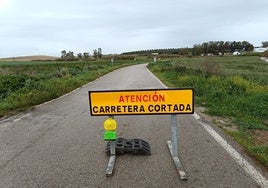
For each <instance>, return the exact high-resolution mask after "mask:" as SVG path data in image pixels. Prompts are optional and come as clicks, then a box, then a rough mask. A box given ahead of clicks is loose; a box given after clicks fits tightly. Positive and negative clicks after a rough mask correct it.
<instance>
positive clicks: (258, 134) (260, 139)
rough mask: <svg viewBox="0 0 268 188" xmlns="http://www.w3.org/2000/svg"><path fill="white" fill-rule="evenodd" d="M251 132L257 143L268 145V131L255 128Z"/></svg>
mask: <svg viewBox="0 0 268 188" xmlns="http://www.w3.org/2000/svg"><path fill="white" fill-rule="evenodd" d="M251 133H252V135H253V137H254V141H255V143H256V144H257V145H266V146H267V145H268V131H261V130H253V131H251Z"/></svg>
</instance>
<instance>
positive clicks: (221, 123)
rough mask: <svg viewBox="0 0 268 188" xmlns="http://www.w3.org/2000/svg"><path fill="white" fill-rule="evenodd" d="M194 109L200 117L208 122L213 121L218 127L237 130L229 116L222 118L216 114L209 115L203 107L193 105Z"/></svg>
mask: <svg viewBox="0 0 268 188" xmlns="http://www.w3.org/2000/svg"><path fill="white" fill-rule="evenodd" d="M195 111H196V112H197V114H198V115H199V116H200V117H201V119H202V120H203V121H206V122H208V123H213V124H215V125H217V126H218V127H221V128H223V129H225V130H229V131H238V127H237V126H236V125H235V124H234V123H233V120H232V119H230V118H223V117H218V116H209V115H208V114H206V108H204V107H195Z"/></svg>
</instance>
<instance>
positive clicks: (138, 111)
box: [88, 89, 194, 116]
mask: <svg viewBox="0 0 268 188" xmlns="http://www.w3.org/2000/svg"><path fill="white" fill-rule="evenodd" d="M88 93H89V105H90V113H91V115H92V116H101V115H103V116H104V115H105V116H106V115H146V114H193V113H194V99H193V98H194V91H193V89H154V90H152V89H150V90H122V91H121V90H120V91H118V90H116V91H89V92H88Z"/></svg>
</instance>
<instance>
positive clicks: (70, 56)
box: [60, 48, 103, 61]
mask: <svg viewBox="0 0 268 188" xmlns="http://www.w3.org/2000/svg"><path fill="white" fill-rule="evenodd" d="M102 56H103V55H102V49H101V48H98V49H94V50H93V54H92V55H91V54H90V53H89V52H84V53H78V54H77V55H76V56H75V55H74V52H72V51H68V52H67V51H66V50H62V51H61V58H60V60H66V61H76V60H81V59H83V60H89V59H90V58H91V59H101V58H102Z"/></svg>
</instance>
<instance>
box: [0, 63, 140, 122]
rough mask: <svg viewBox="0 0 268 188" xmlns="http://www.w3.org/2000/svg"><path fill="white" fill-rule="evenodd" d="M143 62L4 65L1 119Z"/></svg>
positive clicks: (1, 65) (1, 71) (0, 74)
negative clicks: (118, 69)
mask: <svg viewBox="0 0 268 188" xmlns="http://www.w3.org/2000/svg"><path fill="white" fill-rule="evenodd" d="M141 62H144V61H142V60H141V61H128V60H120V61H119V60H115V61H114V63H113V65H111V62H110V61H109V60H106V61H105V60H97V61H84V62H81V61H79V62H66V61H60V62H57V61H28V62H0V118H3V117H5V116H9V115H11V114H14V113H17V112H19V111H22V110H25V109H27V108H29V107H32V106H34V105H37V104H41V103H43V102H46V101H49V100H51V99H54V98H57V97H59V96H61V95H63V94H65V93H68V92H70V91H72V90H74V89H76V88H78V87H80V86H82V85H84V84H86V83H88V82H90V81H92V80H95V79H96V78H98V77H100V76H101V75H104V74H106V73H108V72H110V71H112V70H115V69H117V68H119V67H123V66H128V65H131V64H135V63H141Z"/></svg>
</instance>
